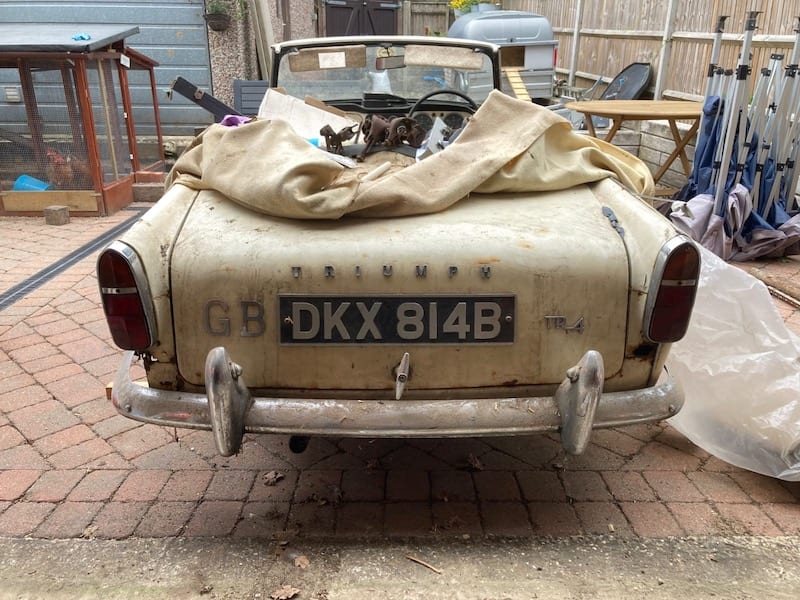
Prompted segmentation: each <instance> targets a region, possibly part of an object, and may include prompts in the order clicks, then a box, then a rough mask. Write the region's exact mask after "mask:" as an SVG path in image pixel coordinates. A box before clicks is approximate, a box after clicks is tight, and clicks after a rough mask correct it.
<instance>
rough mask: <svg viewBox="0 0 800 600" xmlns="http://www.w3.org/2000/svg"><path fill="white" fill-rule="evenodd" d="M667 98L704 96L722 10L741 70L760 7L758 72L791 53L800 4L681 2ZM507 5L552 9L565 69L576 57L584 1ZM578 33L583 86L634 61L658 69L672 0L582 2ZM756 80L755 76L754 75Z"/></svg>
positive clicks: (729, 51) (729, 53)
mask: <svg viewBox="0 0 800 600" xmlns="http://www.w3.org/2000/svg"><path fill="white" fill-rule="evenodd" d="M676 2H677V4H676V10H675V17H674V22H673V24H672V32H673V34H672V37H671V44H670V54H669V57H668V64H667V65H666V71H665V73H664V83H663V89H664V96H665V97H678V98H682V97H697V96H700V95H702V94H703V91H704V89H705V79H706V72H707V69H708V62H709V57H710V53H711V44H712V41H713V37H714V29H715V26H716V22H717V18H718V16H719V15H728V16H729V18H728V20H727V23H726V26H725V35H724V37H723V45H722V50H721V55H720V65H722V66H723V67H726V68H731V69H733V68H735V66H736V63H737V61H738V55H739V50H740V48H741V40H742V37H743V32H744V23H745V19H746V16H747V13H748V11H750V10H760V11H762V14H760V15H759V17H758V30H757V31H756V36H755V38H754V42H753V52H752V53H753V60H752V66H753V73H758V71H759V69H761V68H762V67H766V66H767V64H768V63H769V59H770V55H771V54H772V53H775V52H777V53H782V54H785V55H787V58H788V54H789V53H790V52H791V48H792V44H793V42H794V38H795V33H794V28H795V26H796V25H797V17H798V15H800V7H798V3H797V2H796V1H795V0H759V1H756V2H754V1H753V0H712V1H709V0H676ZM502 4H503V8H505V9H507V10H524V11H530V12H536V13H540V14H543V15H545V16H546V17H547V18H548V20H549V21H550V24H551V25H552V26H553V29H554V34H555V36H556V38H557V39H558V41H559V50H558V69H559V74H560V75H562V76H566V75H567V74H568V73H569V69H570V65H571V62H572V50H573V33H574V28H575V19H576V12H577V10H578V5H579V0H558V1H556V0H504V1H503V3H502ZM582 4H583V15H582V20H581V25H580V33H579V39H578V53H577V61H576V72H575V73H576V77H577V78H576V82H575V83H576V85H584V84H585V85H589V84H591V83H592V82H593V81H594V80H596V79H597V78H598V77H605V78H610V77H613V76H614V75H615V74H616V73H618V72H619V71H621V70H622V69H623V68H624V67H625V66H626V65H628V64H629V63H631V62H640V61H644V62H650V63H651V64H652V65H653V68H654V70H656V72H657V71H658V69H659V66H660V65H659V63H660V60H661V57H660V54H661V47H662V40H663V35H664V31H665V29H666V22H665V21H666V19H667V16H668V4H669V3H668V2H663V0H583V3H582ZM751 79H755V78H751Z"/></svg>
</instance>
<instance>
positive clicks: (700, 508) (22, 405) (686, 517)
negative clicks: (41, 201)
mask: <svg viewBox="0 0 800 600" xmlns="http://www.w3.org/2000/svg"><path fill="white" fill-rule="evenodd" d="M131 214H132V213H131V212H130V211H121V212H120V213H118V214H117V215H114V216H112V217H107V218H103V219H76V218H73V219H72V222H71V223H70V224H68V225H66V226H63V227H48V226H46V225H44V223H43V220H42V219H37V218H27V219H26V218H3V219H0V293H1V292H3V291H7V290H9V289H11V288H12V287H13V286H16V285H17V284H19V283H20V282H21V281H23V280H25V279H26V278H28V277H29V276H31V275H33V274H35V273H37V272H39V271H40V270H41V269H43V268H45V267H47V266H48V265H51V264H53V263H58V262H59V261H60V260H62V259H63V257H64V256H66V255H68V254H69V253H70V252H71V251H72V250H74V249H76V248H78V247H80V246H82V245H84V244H86V243H87V242H89V241H91V240H93V239H95V238H96V237H97V236H99V235H101V234H102V233H104V232H106V231H108V230H109V229H111V228H112V227H114V226H116V225H118V224H120V223H122V222H123V221H125V220H126V219H128V218H130V217H131ZM95 256H96V252H95V253H92V254H91V255H90V256H87V257H86V258H83V259H81V260H77V261H76V262H75V264H73V265H72V266H70V267H69V268H67V269H66V270H64V271H63V272H62V273H60V274H58V275H57V276H55V277H53V278H52V279H49V280H47V281H44V282H42V285H40V286H39V287H36V288H35V289H32V290H30V291H29V292H28V293H27V294H25V295H24V296H22V297H21V298H19V299H18V300H16V301H15V302H14V303H13V304H11V305H10V306H7V307H6V308H5V309H4V310H2V311H0V537H23V536H31V537H34V538H77V537H81V536H83V537H95V538H113V539H117V538H128V537H131V536H134V537H171V536H181V537H202V536H233V537H289V536H295V535H299V536H309V537H321V536H324V537H330V536H333V537H339V536H342V537H354V536H359V537H364V536H366V537H373V538H375V539H378V538H381V537H384V536H412V537H416V536H422V537H425V538H426V539H431V538H446V537H447V536H459V537H464V536H484V535H490V534H495V535H502V536H506V535H507V536H531V535H537V536H539V535H552V536H569V535H573V534H581V533H585V534H595V533H600V534H608V535H613V536H620V537H628V538H630V537H640V538H651V537H666V536H691V535H703V534H710V535H717V534H726V535H728V534H743V535H764V536H782V535H798V534H800V483H787V482H781V481H778V480H774V479H770V478H767V477H762V476H759V475H756V474H753V473H750V472H747V471H743V470H741V469H738V468H735V467H732V466H730V465H728V464H726V463H723V462H722V461H720V460H718V459H716V458H714V457H712V456H710V455H709V454H707V453H706V452H704V451H702V450H700V449H699V448H697V447H696V446H694V445H693V444H692V443H690V442H689V441H687V440H686V439H685V438H684V437H683V436H681V435H680V434H678V433H677V432H676V431H675V430H673V429H671V428H670V427H669V426H667V425H659V426H638V427H632V428H627V429H624V430H623V429H619V430H616V429H612V430H607V431H599V432H597V433H595V434H594V437H593V443H592V445H591V446H590V448H589V450H588V451H587V452H586V454H585V455H583V456H581V457H577V458H576V457H565V456H564V455H563V453H562V452H561V451H560V450H559V444H558V443H557V442H556V438H554V437H552V436H539V437H531V438H517V439H511V438H490V439H470V440H414V441H401V440H380V441H375V440H367V439H363V440H362V439H315V440H312V442H311V444H310V446H309V449H308V450H307V451H306V452H305V453H304V454H301V455H295V454H292V453H291V452H290V451H289V450H288V438H286V437H281V436H272V437H271V436H247V438H246V442H245V444H244V450H243V452H242V453H241V454H240V455H239V456H236V457H234V458H230V459H223V458H219V457H217V456H215V452H214V447H213V441H212V439H211V434H210V433H205V432H191V431H188V430H177V431H171V430H166V429H163V428H157V427H153V426H149V425H139V424H136V423H134V422H132V421H130V420H128V419H125V418H123V417H121V416H118V415H117V414H116V413H115V411H114V410H113V408H112V406H111V404H110V403H109V402H108V401H107V400H106V398H105V390H104V387H105V385H106V383H107V382H109V381H110V380H111V379H112V375H113V372H114V371H115V369H116V366H117V364H118V361H119V359H120V355H121V353H120V351H118V350H117V349H116V348H114V347H113V346H112V345H111V343H110V336H109V335H108V332H107V329H106V325H105V322H104V320H103V316H102V311H101V309H100V308H99V300H98V294H97V289H96V280H95V277H94V260H95ZM751 267H752V268H757V269H760V270H761V271H768V272H770V273H771V274H772V275H775V274H776V273H777V274H778V275H777V277H778V278H780V277H786V278H794V277H795V276H796V275H797V273H798V272H800V263H798V262H797V261H793V260H788V261H787V260H784V261H772V262H768V263H767V262H762V263H758V264H755V265H751ZM779 310H780V311H781V314H782V315H783V316H784V318H785V319H786V320H787V322H788V323H789V324H790V326H791V327H793V328H794V330H795V331H799V330H800V311H798V310H796V309H794V308H793V307H791V306H790V305H787V304H782V303H781V304H780V305H779Z"/></svg>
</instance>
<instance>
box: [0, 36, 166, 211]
mask: <svg viewBox="0 0 800 600" xmlns="http://www.w3.org/2000/svg"><path fill="white" fill-rule="evenodd" d="M138 32H139V28H138V27H120V26H112V25H50V24H21V25H20V24H17V25H3V24H0V70H2V69H6V70H8V69H11V70H12V71H5V73H6V74H7V75H8V74H10V73H13V69H16V71H17V72H18V74H19V85H18V87H17V86H13V85H11V86H8V85H5V83H0V87H3V86H4V85H5V98H3V97H2V95H1V94H0V114H2V113H3V112H5V116H3V117H2V118H1V119H0V215H18V216H35V215H41V214H43V211H44V209H45V208H46V207H48V206H52V205H60V206H67V207H69V209H70V212H71V214H74V215H76V216H102V215H108V214H112V213H114V212H116V211H118V210H120V209H121V208H123V207H125V206H127V205H128V204H130V203H131V202H132V201H133V185H134V183H152V182H162V181H163V180H164V174H165V164H166V163H165V160H164V151H163V138H162V133H161V124H160V119H159V113H158V98H157V90H156V80H155V73H154V68H155V67H156V66H158V63H157V62H155V61H154V60H152V59H150V58H148V57H147V56H145V55H143V54H141V53H139V52H137V51H135V50H133V49H132V48H128V47H126V46H125V38H127V37H129V36H131V35H134V34H136V33H138ZM129 72H136V73H137V76H136V77H137V81H139V80H141V81H139V83H140V85H139V88H143V89H146V87H147V85H148V84H147V83H145V82H146V81H148V80H149V90H150V98H148V99H147V100H146V101H145V102H144V103H142V100H141V98H139V102H138V104H137V105H136V106H134V102H133V100H132V96H131V83H130V76H129ZM15 87H17V89H18V92H21V93H19V94H18V93H15V92H14V89H15ZM0 91H2V90H0ZM138 93H139V96H141V95H142V89H139V90H138ZM145 96H146V93H145ZM54 98H56V100H55V101H54ZM3 100H5V102H3ZM150 102H152V106H150V104H149V103H150ZM12 103H14V104H12ZM143 104H144V106H143ZM23 105H24V115H23V113H22V106H23ZM53 111H57V112H55V113H54V112H53ZM142 111H147V112H150V111H152V119H151V120H152V123H148V127H150V128H151V135H150V136H149V139H150V143H149V144H148V146H147V147H146V148H147V149H146V150H145V151H142V148H143V146H142V145H143V143H144V142H143V140H144V139H145V136H139V135H138V130H137V123H136V116H135V115H136V113H137V112H139V113H142ZM48 114H58V115H59V117H58V118H59V122H58V123H55V124H54V123H52V122H49V121H48V116H47V115H48ZM15 115H16V116H15ZM143 120H144V119H143ZM148 121H149V120H148ZM3 148H5V150H3ZM9 153H10V154H9ZM4 157H5V158H6V159H7V160H6V161H5V163H6V164H5V165H4V164H3V158H4ZM9 163H10V166H9ZM12 181H13V184H12V183H11V182H12ZM29 182H33V185H25V184H28V183H29ZM9 184H11V185H9Z"/></svg>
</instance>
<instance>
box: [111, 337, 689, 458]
mask: <svg viewBox="0 0 800 600" xmlns="http://www.w3.org/2000/svg"><path fill="white" fill-rule="evenodd" d="M132 359H133V353H132V352H127V353H126V354H125V357H124V359H123V361H122V364H121V365H120V367H119V369H118V371H117V374H116V377H115V379H114V386H113V390H112V394H111V398H112V401H113V403H114V405H115V406H116V408H117V410H118V411H119V412H120V413H122V414H123V415H125V416H127V417H129V418H131V419H135V420H137V421H143V422H146V423H154V424H156V425H163V426H168V427H189V428H196V429H211V430H212V431H213V432H214V439H215V442H216V444H217V449H218V450H219V452H220V454H222V455H223V456H230V455H232V454H235V453H236V452H238V450H239V447H240V446H241V441H242V435H243V434H244V433H245V432H251V433H281V434H292V435H325V436H344V437H480V436H488V435H519V434H530V433H542V432H547V431H560V432H561V438H562V443H563V445H564V448H565V449H566V450H567V452H570V453H572V454H580V453H581V452H583V450H585V448H586V446H587V445H588V443H589V437H590V434H591V431H592V429H595V428H603V427H614V426H619V425H632V424H634V423H648V422H654V421H660V420H662V419H666V418H669V417H671V416H673V415H675V414H676V413H677V412H678V411H679V410H680V409H681V407H682V406H683V391H682V390H681V388H680V386H679V385H678V384H677V382H676V381H675V380H673V379H672V377H670V376H669V374H667V373H666V372H664V374H663V376H662V377H661V379H660V380H659V382H658V383H657V384H656V385H655V386H653V387H650V388H645V389H640V390H631V391H626V392H610V393H603V390H602V386H603V361H602V357H601V356H600V354H599V353H597V352H594V351H589V352H587V353H586V354H585V355H584V356H583V358H582V359H581V360H580V362H579V363H578V364H577V365H575V366H574V367H572V368H570V369H568V371H567V376H566V377H565V379H564V381H563V382H562V383H561V385H560V386H559V388H558V390H557V391H556V393H555V395H554V396H552V397H544V396H542V397H517V398H478V399H456V400H452V399H451V400H448V399H445V400H380V401H377V400H340V399H326V398H317V399H313V398H302V399H299V398H273V397H269V398H261V397H252V396H251V395H250V392H249V390H248V389H247V387H246V385H245V384H244V380H243V374H242V372H241V368H240V367H239V366H238V365H236V364H235V363H233V362H232V361H231V360H230V358H229V357H228V354H227V352H226V351H225V349H224V348H214V349H213V350H211V352H209V353H208V357H207V359H206V373H205V376H206V391H207V393H208V396H206V395H203V394H197V393H188V392H173V391H164V390H157V389H152V388H150V387H148V386H147V385H143V384H141V383H136V382H134V381H132V380H131V376H130V366H131V361H132Z"/></svg>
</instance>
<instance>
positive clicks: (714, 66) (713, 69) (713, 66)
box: [701, 15, 728, 126]
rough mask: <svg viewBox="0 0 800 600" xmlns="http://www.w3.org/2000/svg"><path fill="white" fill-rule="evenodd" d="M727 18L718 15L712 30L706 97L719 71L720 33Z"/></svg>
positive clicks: (723, 29)
mask: <svg viewBox="0 0 800 600" xmlns="http://www.w3.org/2000/svg"><path fill="white" fill-rule="evenodd" d="M727 18H728V15H720V16H719V17H718V18H717V28H716V29H715V30H714V43H713V44H712V45H711V61H710V62H709V63H708V74H707V76H706V98H708V96H709V94H710V92H711V87H712V85H713V83H714V78H715V76H716V75H717V73H718V72H719V69H718V66H719V53H720V48H721V47H722V33H723V32H724V31H725V20H726V19H727ZM701 126H702V123H701Z"/></svg>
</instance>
